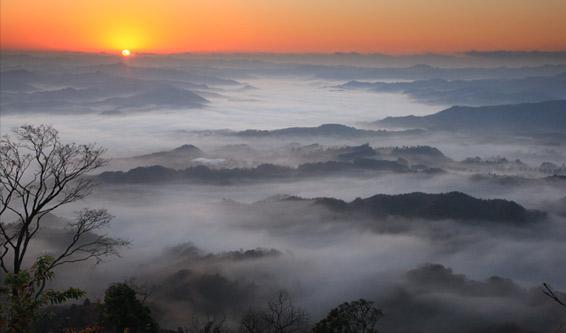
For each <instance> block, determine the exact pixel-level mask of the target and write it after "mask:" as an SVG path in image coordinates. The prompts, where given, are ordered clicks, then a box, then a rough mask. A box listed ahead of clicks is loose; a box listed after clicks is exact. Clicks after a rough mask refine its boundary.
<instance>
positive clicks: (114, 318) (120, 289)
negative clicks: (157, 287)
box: [103, 283, 158, 333]
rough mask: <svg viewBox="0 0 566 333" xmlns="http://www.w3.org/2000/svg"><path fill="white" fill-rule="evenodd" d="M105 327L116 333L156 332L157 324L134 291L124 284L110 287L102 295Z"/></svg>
mask: <svg viewBox="0 0 566 333" xmlns="http://www.w3.org/2000/svg"><path fill="white" fill-rule="evenodd" d="M103 317H104V322H105V324H106V325H105V326H110V327H112V328H113V329H115V330H116V332H123V331H124V330H125V329H129V331H130V332H133V333H134V332H157V331H158V328H157V324H156V322H155V321H154V320H153V318H152V317H151V311H150V310H149V308H148V307H147V306H145V305H143V303H142V302H141V301H140V300H139V299H138V298H137V295H136V291H135V290H134V289H132V288H131V287H130V286H129V285H128V284H126V283H116V284H113V285H112V286H110V287H109V288H108V289H107V290H106V293H105V295H104V310H103Z"/></svg>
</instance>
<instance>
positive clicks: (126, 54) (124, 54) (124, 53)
mask: <svg viewBox="0 0 566 333" xmlns="http://www.w3.org/2000/svg"><path fill="white" fill-rule="evenodd" d="M130 54H132V53H131V52H130V50H122V56H124V57H129V56H130Z"/></svg>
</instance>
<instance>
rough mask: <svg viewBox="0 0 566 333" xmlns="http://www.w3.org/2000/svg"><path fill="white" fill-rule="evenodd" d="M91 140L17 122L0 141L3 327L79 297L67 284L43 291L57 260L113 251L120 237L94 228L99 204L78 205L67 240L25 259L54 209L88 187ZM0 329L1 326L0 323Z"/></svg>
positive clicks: (18, 326)
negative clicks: (64, 137)
mask: <svg viewBox="0 0 566 333" xmlns="http://www.w3.org/2000/svg"><path fill="white" fill-rule="evenodd" d="M103 153H104V150H103V149H101V148H98V147H96V146H94V145H77V144H74V143H71V144H64V143H62V142H61V141H60V139H59V135H58V132H57V131H56V130H55V129H54V128H52V127H50V126H46V125H41V126H37V127H34V126H22V127H19V128H17V129H15V130H14V132H13V138H11V137H10V136H4V137H2V139H1V140H0V269H1V272H2V273H3V275H4V286H3V288H2V289H1V290H0V291H1V292H2V296H3V297H4V298H7V301H6V302H4V303H5V304H6V305H5V309H2V315H3V317H4V318H3V320H2V321H0V325H2V322H7V326H8V330H9V331H10V332H23V331H26V330H27V327H29V325H30V323H31V321H32V320H33V318H34V316H35V315H36V313H37V311H38V310H39V309H40V308H41V307H42V306H43V305H46V304H58V303H62V302H64V301H66V300H68V299H76V298H79V297H81V296H83V294H84V293H83V292H82V291H80V290H78V289H74V288H70V289H67V290H64V291H56V290H52V289H46V285H47V282H48V281H49V280H51V279H53V278H54V271H53V270H54V269H55V268H56V267H58V266H60V265H63V264H68V263H76V262H81V261H86V260H89V259H94V260H96V261H97V262H99V261H100V260H101V259H102V258H103V257H105V256H108V255H114V254H117V249H118V248H119V247H120V246H123V245H126V242H124V241H122V240H118V239H113V238H111V237H108V236H106V235H99V234H97V233H96V232H97V231H99V230H100V229H101V228H104V227H105V226H107V225H108V224H109V223H110V220H111V219H112V217H111V216H110V215H109V214H108V213H107V212H106V211H105V210H103V209H101V210H93V209H83V210H81V211H79V212H77V216H76V219H75V220H74V221H72V222H70V223H69V224H68V225H67V226H66V229H65V233H66V235H67V239H68V243H67V244H63V248H62V249H61V251H60V252H58V253H53V254H50V255H45V256H41V257H39V258H30V255H29V253H30V248H31V247H32V244H33V243H34V240H36V239H37V237H38V235H39V232H40V231H41V229H42V227H43V226H44V224H45V223H49V222H48V221H49V219H46V218H45V217H46V216H48V215H49V214H51V213H52V212H53V211H55V210H56V209H57V208H59V207H61V206H63V205H67V204H70V203H73V202H76V201H78V200H80V199H83V198H85V197H86V196H88V195H89V194H90V193H91V190H92V188H93V186H94V183H93V180H92V178H90V177H88V176H87V175H88V174H89V173H90V172H92V171H94V170H96V169H98V168H100V167H101V166H103V165H104V164H105V163H106V160H104V159H103V158H102V155H103ZM0 328H1V326H0Z"/></svg>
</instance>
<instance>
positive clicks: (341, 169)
mask: <svg viewBox="0 0 566 333" xmlns="http://www.w3.org/2000/svg"><path fill="white" fill-rule="evenodd" d="M381 171H386V172H399V173H402V172H410V171H411V170H410V169H409V167H407V166H406V165H404V164H402V163H399V162H396V161H386V160H372V159H356V160H354V161H353V162H340V161H328V162H316V163H304V164H301V165H299V166H298V167H297V168H292V167H286V166H279V165H274V164H261V165H259V166H257V167H254V168H210V167H207V166H204V165H199V166H194V167H189V168H186V169H184V170H175V169H170V168H166V167H163V166H159V165H155V166H149V167H138V168H134V169H131V170H129V171H126V172H123V171H108V172H103V173H101V174H100V175H98V176H97V177H98V178H99V179H100V180H102V181H104V182H109V183H153V182H168V181H192V182H204V183H231V182H239V181H261V180H275V179H283V180H284V179H293V178H302V177H324V176H328V175H337V174H348V175H352V176H364V175H367V174H368V173H369V174H375V172H381Z"/></svg>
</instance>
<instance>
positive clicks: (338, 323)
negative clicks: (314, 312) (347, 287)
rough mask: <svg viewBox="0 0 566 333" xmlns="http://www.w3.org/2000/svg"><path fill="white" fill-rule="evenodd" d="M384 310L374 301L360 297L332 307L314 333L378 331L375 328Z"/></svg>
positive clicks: (365, 332) (369, 332)
mask: <svg viewBox="0 0 566 333" xmlns="http://www.w3.org/2000/svg"><path fill="white" fill-rule="evenodd" d="M381 317H383V312H382V311H381V310H379V309H377V308H376V307H375V306H374V303H373V302H370V301H367V300H364V299H360V300H357V301H353V302H349V303H348V302H346V303H343V304H341V305H339V306H338V307H336V308H334V309H332V310H331V311H330V313H329V314H328V315H327V316H326V318H324V319H322V320H321V321H320V322H318V323H317V324H316V325H315V327H314V329H313V332H314V333H377V332H378V330H377V329H376V328H375V326H376V324H377V322H378V321H379V319H380V318H381Z"/></svg>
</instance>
